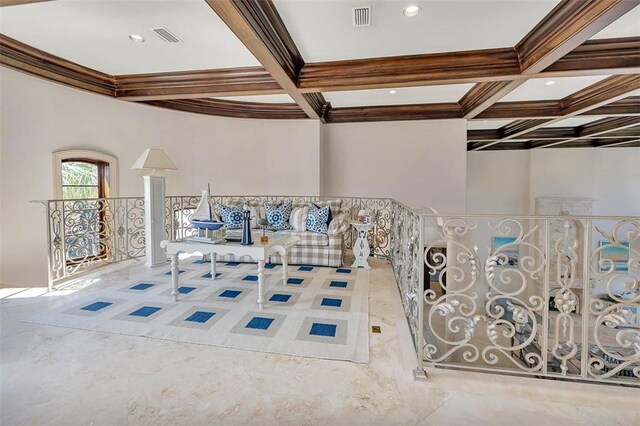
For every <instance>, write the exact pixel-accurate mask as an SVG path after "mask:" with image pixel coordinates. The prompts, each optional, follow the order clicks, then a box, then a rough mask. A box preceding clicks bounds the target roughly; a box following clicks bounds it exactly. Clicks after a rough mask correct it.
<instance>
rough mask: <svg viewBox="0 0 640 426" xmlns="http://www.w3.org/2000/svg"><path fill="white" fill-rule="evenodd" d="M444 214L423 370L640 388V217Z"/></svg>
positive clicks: (427, 303)
mask: <svg viewBox="0 0 640 426" xmlns="http://www.w3.org/2000/svg"><path fill="white" fill-rule="evenodd" d="M426 219H431V220H433V219H434V217H433V216H425V217H423V219H422V220H423V222H424V221H425V220H426ZM440 219H441V220H442V222H443V223H442V226H441V227H440V228H439V231H438V232H437V233H429V232H428V231H426V230H425V229H422V235H421V238H422V239H423V244H424V247H425V249H424V257H423V260H424V262H425V264H424V267H425V269H426V272H427V277H428V278H427V279H423V283H422V285H423V292H422V295H423V297H422V303H421V310H422V314H419V315H420V316H423V317H424V321H423V323H422V327H423V333H422V334H421V335H420V341H419V342H417V344H418V345H421V348H422V357H421V362H423V366H439V367H451V368H458V369H467V370H477V371H490V372H493V373H496V372H501V373H508V374H519V375H529V376H535V377H543V378H554V379H574V380H582V381H597V382H606V383H616V384H627V385H633V386H640V285H639V282H640V281H639V280H640V218H638V217H635V218H620V217H578V216H520V217H498V216H456V217H453V216H449V217H447V216H444V217H441V218H440ZM392 229H393V230H394V232H393V234H394V235H395V226H394V227H392ZM419 351H420V349H419Z"/></svg>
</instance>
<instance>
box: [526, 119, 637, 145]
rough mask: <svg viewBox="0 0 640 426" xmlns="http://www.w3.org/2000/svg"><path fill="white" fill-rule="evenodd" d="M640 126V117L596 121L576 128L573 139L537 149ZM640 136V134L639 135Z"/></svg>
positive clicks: (551, 143)
mask: <svg viewBox="0 0 640 426" xmlns="http://www.w3.org/2000/svg"><path fill="white" fill-rule="evenodd" d="M638 124H640V117H615V118H604V119H602V120H598V121H595V122H593V123H587V124H585V125H584V126H579V127H577V128H576V136H575V137H573V138H569V139H565V140H561V141H555V142H549V143H547V144H544V145H540V146H537V147H536V148H550V147H552V146H557V145H563V146H564V145H565V144H568V143H570V142H574V141H578V140H583V139H591V138H594V137H595V136H599V135H604V134H606V133H611V132H616V131H620V130H623V129H626V128H629V127H634V126H637V125H638ZM637 136H640V134H637Z"/></svg>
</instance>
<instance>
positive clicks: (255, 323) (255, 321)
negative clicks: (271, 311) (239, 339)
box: [244, 317, 273, 330]
mask: <svg viewBox="0 0 640 426" xmlns="http://www.w3.org/2000/svg"><path fill="white" fill-rule="evenodd" d="M272 322H273V318H264V317H253V318H251V321H249V322H248V323H247V325H245V326H244V328H255V329H258V330H267V329H268V328H269V326H270V325H271V323H272Z"/></svg>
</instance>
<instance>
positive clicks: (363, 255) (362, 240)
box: [351, 221, 372, 269]
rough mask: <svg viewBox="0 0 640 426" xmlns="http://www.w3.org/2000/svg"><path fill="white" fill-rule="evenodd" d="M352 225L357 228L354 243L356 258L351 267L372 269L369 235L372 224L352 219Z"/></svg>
mask: <svg viewBox="0 0 640 426" xmlns="http://www.w3.org/2000/svg"><path fill="white" fill-rule="evenodd" d="M351 226H352V227H353V229H355V230H356V241H355V242H354V243H353V256H354V257H355V260H354V261H353V264H352V265H351V267H352V268H360V267H362V268H365V269H370V268H371V267H370V266H369V261H368V259H369V254H370V253H371V249H370V248H369V240H368V239H367V235H368V234H369V229H371V226H372V224H371V223H367V224H364V223H361V222H356V221H352V222H351Z"/></svg>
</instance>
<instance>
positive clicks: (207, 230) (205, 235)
mask: <svg viewBox="0 0 640 426" xmlns="http://www.w3.org/2000/svg"><path fill="white" fill-rule="evenodd" d="M191 225H193V228H194V229H196V230H197V231H198V234H197V235H194V236H192V237H189V238H187V239H188V240H192V241H200V242H206V243H211V244H219V243H223V242H225V241H226V240H225V237H226V230H225V229H224V223H223V222H219V221H217V220H216V218H215V216H214V215H213V202H212V201H211V192H210V189H209V187H208V186H207V189H206V190H205V189H203V190H202V197H201V198H200V202H199V203H198V207H196V210H195V211H194V212H193V215H192V216H191Z"/></svg>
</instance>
